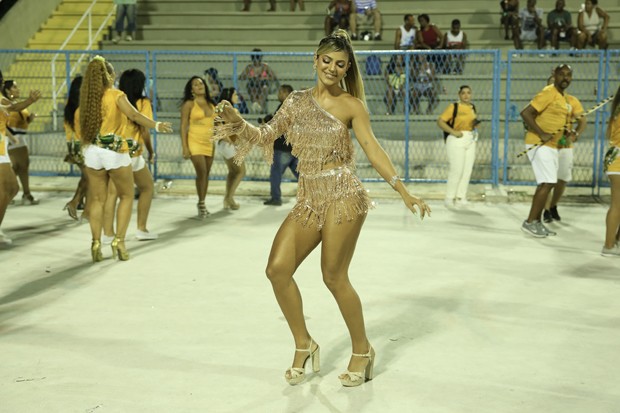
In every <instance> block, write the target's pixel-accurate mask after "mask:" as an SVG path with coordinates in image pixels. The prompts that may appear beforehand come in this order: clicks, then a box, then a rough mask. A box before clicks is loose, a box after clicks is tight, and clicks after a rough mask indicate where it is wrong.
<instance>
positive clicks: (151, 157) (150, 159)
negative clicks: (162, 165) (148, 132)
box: [147, 152, 157, 165]
mask: <svg viewBox="0 0 620 413" xmlns="http://www.w3.org/2000/svg"><path fill="white" fill-rule="evenodd" d="M156 156H157V155H156V154H155V152H149V158H148V160H147V162H148V163H150V164H151V165H152V164H154V163H155V157H156Z"/></svg>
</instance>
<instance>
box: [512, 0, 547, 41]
mask: <svg viewBox="0 0 620 413" xmlns="http://www.w3.org/2000/svg"><path fill="white" fill-rule="evenodd" d="M542 18H543V9H542V8H540V7H536V0H527V6H526V7H524V8H523V9H522V10H521V11H520V12H519V20H518V22H517V24H515V25H514V29H513V34H512V40H513V41H514V44H515V49H523V41H524V40H527V41H536V45H537V46H538V48H539V49H542V48H544V47H545V26H544V25H543V23H542Z"/></svg>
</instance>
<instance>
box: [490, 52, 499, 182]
mask: <svg viewBox="0 0 620 413" xmlns="http://www.w3.org/2000/svg"><path fill="white" fill-rule="evenodd" d="M500 58H501V55H500V53H499V50H495V52H494V53H493V109H492V115H491V116H492V122H491V139H492V140H491V180H492V181H493V183H492V184H493V186H498V185H499V167H500V166H499V99H500V93H499V91H500Z"/></svg>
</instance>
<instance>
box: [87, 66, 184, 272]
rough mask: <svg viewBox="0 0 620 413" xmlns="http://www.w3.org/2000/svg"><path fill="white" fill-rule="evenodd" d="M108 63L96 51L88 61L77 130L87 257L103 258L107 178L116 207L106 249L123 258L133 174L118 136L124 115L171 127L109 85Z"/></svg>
mask: <svg viewBox="0 0 620 413" xmlns="http://www.w3.org/2000/svg"><path fill="white" fill-rule="evenodd" d="M114 77H115V76H114V68H113V67H112V65H111V64H110V63H109V62H106V61H105V59H104V58H103V57H101V56H95V57H94V58H93V59H92V60H91V61H90V63H89V64H88V66H87V67H86V73H85V75H84V80H83V82H82V87H81V89H80V108H81V109H80V130H81V132H82V146H83V148H84V149H83V154H84V164H85V165H86V168H85V171H86V175H87V176H88V193H89V200H88V202H89V207H90V219H89V223H90V230H91V233H92V244H91V257H92V260H93V262H98V261H102V260H103V254H102V252H101V229H102V221H103V203H104V201H105V199H106V196H107V192H108V180H109V179H111V180H112V182H114V185H115V186H116V189H117V191H118V195H119V198H120V202H119V205H118V210H117V219H116V237H115V238H114V240H113V241H112V254H113V255H114V256H115V257H116V256H118V258H119V259H121V260H123V261H126V260H128V259H129V253H128V252H127V249H126V248H125V234H126V233H127V227H128V226H129V220H130V218H131V209H132V205H133V197H134V189H133V184H134V180H133V173H132V170H131V158H130V157H129V146H128V144H127V141H126V140H125V138H124V137H123V136H122V133H123V130H124V127H125V122H127V120H129V121H132V122H136V123H137V124H139V125H141V126H143V127H146V128H149V129H151V128H153V129H155V130H156V131H157V132H171V131H172V127H171V125H170V123H168V122H155V121H154V120H152V119H149V118H147V117H146V116H144V115H142V114H141V113H140V112H138V111H137V110H136V108H134V107H133V106H132V105H131V103H129V100H127V95H125V93H124V92H122V91H120V90H117V89H114V88H113V87H112V86H113V84H114Z"/></svg>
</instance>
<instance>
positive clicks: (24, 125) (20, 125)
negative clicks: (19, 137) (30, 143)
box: [8, 109, 30, 130]
mask: <svg viewBox="0 0 620 413" xmlns="http://www.w3.org/2000/svg"><path fill="white" fill-rule="evenodd" d="M29 116H30V112H29V111H28V109H24V110H22V111H21V112H11V113H10V115H9V121H8V126H9V127H11V128H14V129H23V130H26V129H28V117H29Z"/></svg>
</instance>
